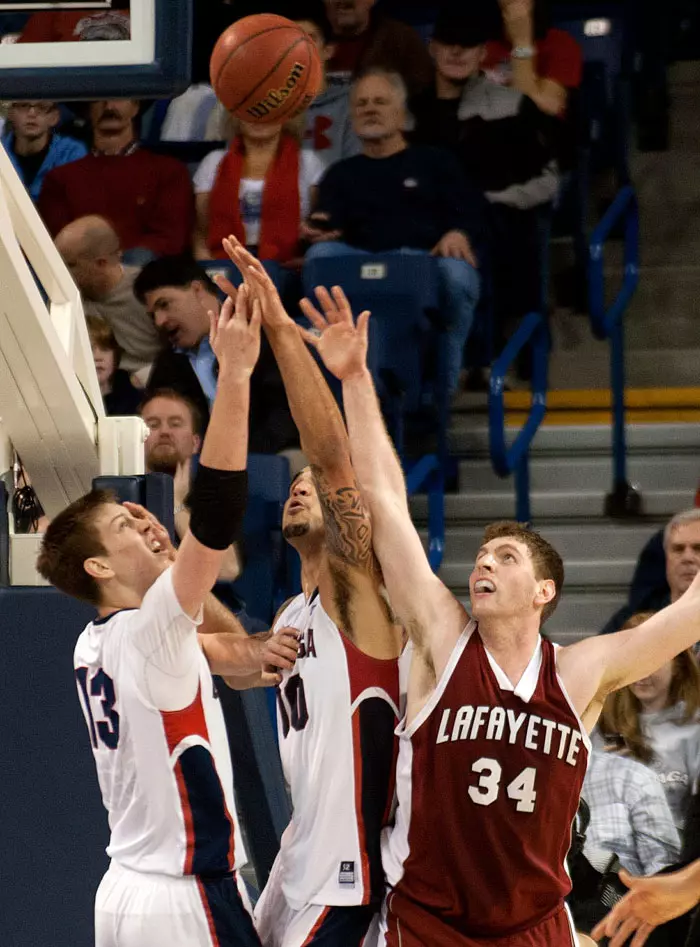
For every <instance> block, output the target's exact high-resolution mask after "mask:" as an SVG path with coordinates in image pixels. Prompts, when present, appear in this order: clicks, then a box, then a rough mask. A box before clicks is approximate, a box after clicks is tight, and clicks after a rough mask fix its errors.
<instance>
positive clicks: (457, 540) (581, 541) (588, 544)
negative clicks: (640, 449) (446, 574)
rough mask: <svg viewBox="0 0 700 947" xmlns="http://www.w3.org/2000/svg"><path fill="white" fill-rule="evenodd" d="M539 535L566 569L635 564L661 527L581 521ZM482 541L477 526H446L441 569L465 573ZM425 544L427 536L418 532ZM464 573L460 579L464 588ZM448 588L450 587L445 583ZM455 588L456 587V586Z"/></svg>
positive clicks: (545, 528)
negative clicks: (454, 567)
mask: <svg viewBox="0 0 700 947" xmlns="http://www.w3.org/2000/svg"><path fill="white" fill-rule="evenodd" d="M538 526H539V532H541V533H542V535H543V536H544V537H545V539H547V540H548V541H549V542H550V543H552V545H553V546H554V547H555V549H556V550H557V551H558V552H559V554H560V556H561V557H562V559H563V560H564V565H565V566H566V565H567V563H568V562H600V561H602V562H604V563H607V562H614V561H619V560H623V561H627V562H630V561H631V562H636V561H637V558H638V556H639V553H640V552H641V550H642V548H643V547H644V545H645V544H646V542H647V540H648V539H650V538H651V536H653V535H654V533H655V532H657V531H658V530H659V529H660V528H661V526H662V524H661V523H655V522H653V521H651V522H649V521H645V522H641V523H622V522H619V523H614V522H607V521H593V522H591V521H582V522H580V523H579V522H575V523H568V522H567V523H551V522H545V523H542V524H541V525H540V524H538ZM482 537H483V527H481V526H478V525H469V526H450V527H448V528H447V529H446V530H445V557H444V562H445V565H448V564H450V563H464V569H465V571H466V570H467V569H468V570H469V571H470V570H471V566H472V563H473V562H474V558H475V556H476V553H477V550H478V549H479V546H480V544H481V541H482ZM422 538H423V540H424V541H427V533H426V532H425V531H423V532H422ZM467 580H468V572H467V574H466V575H465V576H464V583H463V587H466V584H467ZM448 584H449V585H450V587H451V588H452V587H453V586H452V584H451V583H448ZM457 587H459V586H457Z"/></svg>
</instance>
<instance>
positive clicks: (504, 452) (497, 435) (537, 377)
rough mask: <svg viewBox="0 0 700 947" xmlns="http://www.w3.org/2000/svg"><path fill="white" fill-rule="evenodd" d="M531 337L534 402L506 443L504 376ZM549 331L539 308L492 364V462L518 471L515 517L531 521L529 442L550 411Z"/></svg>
mask: <svg viewBox="0 0 700 947" xmlns="http://www.w3.org/2000/svg"><path fill="white" fill-rule="evenodd" d="M530 340H532V404H531V406H530V413H529V415H528V418H527V421H526V422H525V424H523V426H522V428H521V429H520V431H519V433H518V435H517V437H516V438H515V440H514V441H513V443H512V444H511V445H510V446H508V444H507V443H506V413H505V404H504V397H503V396H504V392H505V376H506V373H507V371H508V369H509V368H510V366H511V365H512V364H513V362H514V361H515V359H516V358H517V356H518V354H519V353H520V352H521V351H522V349H523V348H524V347H525V346H526V345H527V343H528V342H529V341H530ZM548 363H549V332H548V330H547V324H546V322H545V320H544V319H543V317H542V316H541V315H540V313H538V312H531V313H528V315H526V316H525V318H524V319H523V320H522V322H521V323H520V325H519V326H518V328H517V330H516V331H515V332H514V333H513V335H512V336H511V337H510V339H509V340H508V342H507V343H506V346H505V348H504V349H503V351H502V352H501V354H500V355H499V356H498V358H497V359H496V361H495V362H494V363H493V367H492V368H491V383H490V391H489V441H490V448H491V462H492V464H493V469H494V470H495V471H496V473H497V474H498V476H499V477H507V476H509V475H510V474H511V473H515V491H516V518H517V519H518V521H519V522H521V523H529V522H530V518H531V516H530V469H529V453H530V444H531V443H532V439H533V438H534V436H535V434H536V433H537V430H538V428H539V426H540V424H541V423H542V421H543V420H544V416H545V414H546V413H547V368H548Z"/></svg>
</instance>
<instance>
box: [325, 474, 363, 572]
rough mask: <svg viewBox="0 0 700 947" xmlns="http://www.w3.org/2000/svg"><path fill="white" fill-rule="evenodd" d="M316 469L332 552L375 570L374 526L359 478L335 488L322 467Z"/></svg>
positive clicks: (346, 561)
mask: <svg viewBox="0 0 700 947" xmlns="http://www.w3.org/2000/svg"><path fill="white" fill-rule="evenodd" d="M312 470H313V474H314V479H315V481H316V488H317V490H318V497H319V500H320V502H321V508H322V509H323V519H324V522H325V526H326V547H327V549H328V552H329V553H330V554H331V555H332V556H336V557H337V558H339V559H341V560H342V562H343V563H344V564H346V565H349V566H355V567H356V568H360V569H366V570H367V571H374V570H375V568H376V561H375V558H374V552H373V550H372V527H371V525H370V519H369V512H368V510H367V507H366V506H365V502H364V499H363V497H362V494H361V492H360V488H359V487H358V485H357V482H356V481H355V479H354V478H353V480H352V483H351V484H350V485H348V486H346V487H339V488H337V489H333V488H331V487H330V486H329V484H328V481H327V480H326V478H325V476H324V474H323V471H322V470H320V469H319V468H318V467H313V468H312Z"/></svg>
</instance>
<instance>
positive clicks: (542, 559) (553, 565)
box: [482, 520, 564, 624]
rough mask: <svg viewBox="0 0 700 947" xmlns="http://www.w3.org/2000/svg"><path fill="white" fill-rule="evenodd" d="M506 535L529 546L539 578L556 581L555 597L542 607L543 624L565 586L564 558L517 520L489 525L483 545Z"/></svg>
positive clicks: (532, 530)
mask: <svg viewBox="0 0 700 947" xmlns="http://www.w3.org/2000/svg"><path fill="white" fill-rule="evenodd" d="M506 537H507V538H509V539H515V540H517V541H518V542H520V543H522V544H523V545H524V546H527V548H528V550H529V552H530V558H531V559H532V564H533V568H534V570H535V577H536V578H537V579H540V580H541V579H552V581H553V582H554V587H555V589H556V592H555V593H554V598H553V599H552V601H551V602H548V603H547V604H546V605H545V607H544V608H543V609H542V624H544V623H545V622H546V621H547V619H548V618H550V617H551V616H552V614H553V613H554V610H555V608H556V607H557V605H558V604H559V599H560V597H561V590H562V588H563V586H564V563H563V562H562V558H561V556H560V555H559V553H558V552H557V551H556V549H555V548H554V546H552V544H551V543H548V542H547V540H546V539H545V538H544V537H543V536H540V534H539V533H536V532H535V531H534V529H530V528H529V527H528V526H526V525H525V524H523V523H518V522H516V521H515V520H501V521H500V522H498V523H491V524H490V525H489V526H487V527H486V529H485V530H484V538H483V540H482V545H485V544H486V543H490V542H491V540H493V539H505V538H506Z"/></svg>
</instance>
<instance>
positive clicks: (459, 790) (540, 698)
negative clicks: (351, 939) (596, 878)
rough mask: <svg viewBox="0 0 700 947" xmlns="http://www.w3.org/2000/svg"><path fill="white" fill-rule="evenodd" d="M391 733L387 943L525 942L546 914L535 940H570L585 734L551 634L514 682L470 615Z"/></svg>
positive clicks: (437, 946) (555, 943) (465, 946)
mask: <svg viewBox="0 0 700 947" xmlns="http://www.w3.org/2000/svg"><path fill="white" fill-rule="evenodd" d="M397 732H398V733H399V735H400V740H399V742H400V748H399V762H398V766H397V793H398V802H399V808H398V813H397V819H396V827H395V828H394V830H393V833H392V835H391V838H390V840H389V843H388V846H386V848H385V853H384V864H385V869H386V873H387V878H388V881H389V883H390V884H393V891H392V892H391V894H390V895H389V898H388V901H387V905H388V926H389V937H388V939H387V943H388V944H390V945H391V947H396V945H399V944H401V945H403V947H414V945H416V947H417V945H422V944H430V945H431V947H471V945H472V944H474V943H475V942H479V941H480V939H482V938H484V939H486V940H487V941H488V942H489V943H491V942H492V941H491V938H493V939H494V942H498V943H499V944H500V943H501V941H500V940H499V938H503V939H504V940H503V943H504V944H505V943H507V944H509V945H510V944H518V945H520V944H521V943H522V944H523V945H527V944H529V943H530V942H531V939H528V937H527V936H525V935H526V934H527V932H528V931H531V930H532V929H533V928H538V926H540V925H542V924H545V925H546V924H547V922H548V920H550V919H552V920H553V923H554V927H555V935H554V936H553V937H551V938H550V939H545V938H544V937H542V938H541V939H539V940H538V939H537V938H535V940H534V943H536V944H538V945H541V947H543V945H545V944H547V945H549V947H559V945H560V944H569V945H570V944H571V933H570V931H569V930H568V922H567V921H566V916H565V914H564V911H563V906H564V898H565V897H566V896H567V895H568V893H569V891H570V890H571V882H570V880H569V876H568V873H567V870H566V867H565V859H566V855H567V852H568V850H569V847H570V845H571V826H572V823H573V820H574V818H575V816H576V812H577V809H578V803H579V796H580V793H581V787H582V785H583V779H584V776H585V773H586V765H587V759H588V747H589V745H590V744H589V741H588V737H587V735H586V734H585V733H584V732H582V730H581V724H580V721H579V719H578V717H577V716H576V714H575V712H574V710H573V709H572V706H571V704H570V703H569V699H568V697H567V695H566V694H565V692H564V690H563V687H562V684H561V681H560V680H559V676H558V673H557V666H556V657H555V650H554V645H552V643H551V642H550V641H547V640H546V639H541V642H540V647H538V649H537V650H536V651H535V654H534V655H533V657H532V659H531V661H530V663H529V665H528V667H527V669H526V670H525V672H524V674H523V676H522V679H521V680H520V681H519V683H518V685H517V687H516V688H515V689H513V688H512V685H511V684H510V682H509V681H508V679H507V678H506V676H505V674H504V673H503V671H502V670H501V669H500V668H499V667H498V666H497V665H496V664H495V662H493V659H491V658H490V656H489V654H488V652H487V650H486V648H485V646H484V643H483V642H482V640H481V636H480V634H479V631H478V628H477V627H476V625H474V624H470V625H469V626H468V627H467V628H466V629H465V631H464V633H463V635H462V637H461V638H460V640H459V642H458V643H457V644H456V645H455V649H454V651H453V653H452V656H451V658H450V661H449V663H448V666H447V668H446V670H445V672H444V673H443V675H442V677H441V679H440V680H439V681H438V684H437V688H436V690H435V692H434V694H433V695H432V697H431V698H430V700H429V701H428V703H427V704H426V706H425V707H424V708H423V710H422V711H421V712H420V713H419V714H418V716H417V717H416V718H415V719H414V720H413V721H412V722H411V723H410V724H409V725H408V726H407V727H405V728H404V726H403V724H402V725H401V727H400V728H399V730H398V731H397ZM399 932H400V935H401V936H399ZM520 935H523V936H522V937H521V936H520Z"/></svg>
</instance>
